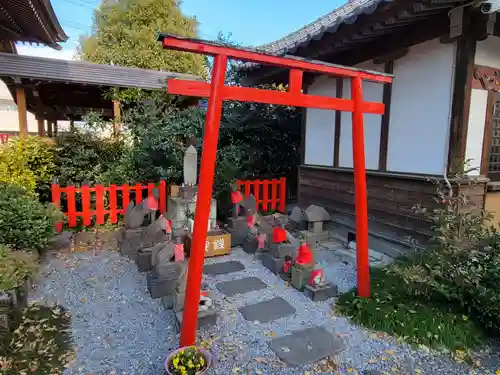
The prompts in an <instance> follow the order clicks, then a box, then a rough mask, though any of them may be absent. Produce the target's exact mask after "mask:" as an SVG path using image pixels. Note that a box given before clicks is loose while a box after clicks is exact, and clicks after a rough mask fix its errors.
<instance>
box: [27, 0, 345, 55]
mask: <svg viewBox="0 0 500 375" xmlns="http://www.w3.org/2000/svg"><path fill="white" fill-rule="evenodd" d="M345 2H347V0H310V1H303V0H237V1H234V0H182V2H181V10H182V12H183V13H184V14H186V15H190V16H195V17H196V19H197V20H198V22H199V24H200V25H199V28H198V33H199V35H200V37H201V38H202V39H212V40H213V39H216V37H217V34H218V33H219V32H220V31H221V32H223V33H224V34H225V35H228V34H229V33H231V39H232V40H233V41H234V42H237V43H241V44H243V45H248V46H258V45H261V44H265V43H269V42H272V41H274V40H276V39H279V38H282V37H283V36H285V35H287V34H289V33H291V32H293V31H295V30H297V29H299V28H301V27H302V26H304V25H306V24H308V23H310V22H312V21H314V20H316V19H317V18H319V17H321V16H323V15H325V14H327V13H328V12H330V11H332V10H333V9H335V8H337V7H338V6H340V5H342V4H343V3H345ZM51 3H52V7H53V8H54V11H55V13H56V16H57V18H58V19H59V22H60V23H61V25H62V27H63V29H64V31H65V32H66V34H67V35H68V36H69V40H68V41H67V42H66V43H61V46H63V49H62V51H56V50H53V49H52V48H49V47H35V46H30V45H22V44H19V45H18V46H17V49H18V52H19V54H23V55H32V56H41V57H51V58H57V59H65V60H70V59H72V58H73V57H74V55H75V48H76V46H77V45H78V39H79V36H80V35H82V34H88V33H89V32H90V27H91V24H92V15H93V10H94V9H95V8H96V7H97V6H98V5H99V3H100V0H51Z"/></svg>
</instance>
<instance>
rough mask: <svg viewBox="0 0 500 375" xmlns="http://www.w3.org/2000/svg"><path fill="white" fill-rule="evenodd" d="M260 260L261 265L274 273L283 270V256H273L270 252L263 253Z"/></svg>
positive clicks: (276, 273)
mask: <svg viewBox="0 0 500 375" xmlns="http://www.w3.org/2000/svg"><path fill="white" fill-rule="evenodd" d="M260 260H261V261H262V265H263V266H264V267H266V268H267V269H268V270H269V271H271V272H272V273H274V274H275V275H278V274H279V273H280V272H281V271H282V270H283V263H284V262H285V260H284V259H283V258H275V257H273V256H272V255H271V254H270V253H263V254H262V255H261V257H260Z"/></svg>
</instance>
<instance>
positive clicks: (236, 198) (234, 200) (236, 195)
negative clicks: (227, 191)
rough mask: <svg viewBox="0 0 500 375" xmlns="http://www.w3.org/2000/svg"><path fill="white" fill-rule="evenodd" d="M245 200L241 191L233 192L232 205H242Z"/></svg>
mask: <svg viewBox="0 0 500 375" xmlns="http://www.w3.org/2000/svg"><path fill="white" fill-rule="evenodd" d="M242 200H243V195H242V194H241V193H240V192H239V191H232V192H231V203H232V204H236V203H240V202H241V201H242Z"/></svg>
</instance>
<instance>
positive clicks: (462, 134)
mask: <svg viewBox="0 0 500 375" xmlns="http://www.w3.org/2000/svg"><path fill="white" fill-rule="evenodd" d="M470 16H471V12H470V11H467V12H465V13H464V33H463V35H462V36H461V37H460V38H459V39H458V41H457V48H456V55H455V74H454V77H455V81H454V84H453V87H454V89H453V102H452V107H451V123H450V141H449V148H448V173H456V172H459V171H461V170H462V169H463V167H464V165H463V164H464V162H465V149H466V146H467V129H468V125H469V124H468V123H469V110H470V96H471V89H472V79H473V75H474V56H475V54H476V39H477V38H476V35H475V34H474V33H473V32H471V27H470V21H471V17H470Z"/></svg>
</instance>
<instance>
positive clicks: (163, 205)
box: [159, 180, 167, 214]
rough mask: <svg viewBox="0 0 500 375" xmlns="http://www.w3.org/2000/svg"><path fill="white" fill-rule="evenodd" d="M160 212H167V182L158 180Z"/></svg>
mask: <svg viewBox="0 0 500 375" xmlns="http://www.w3.org/2000/svg"><path fill="white" fill-rule="evenodd" d="M159 189H160V212H161V213H162V214H164V213H165V212H167V182H166V181H165V180H160V187H159Z"/></svg>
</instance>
